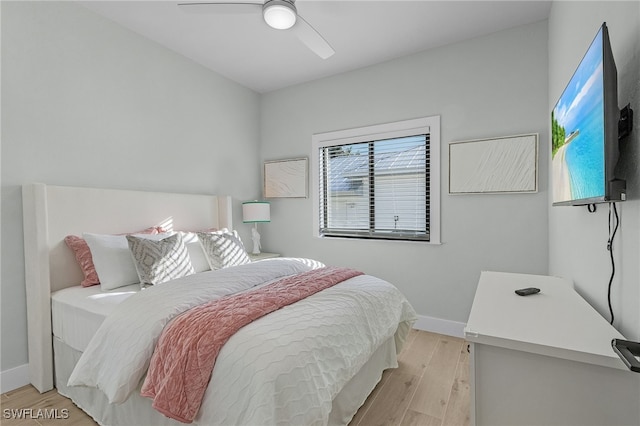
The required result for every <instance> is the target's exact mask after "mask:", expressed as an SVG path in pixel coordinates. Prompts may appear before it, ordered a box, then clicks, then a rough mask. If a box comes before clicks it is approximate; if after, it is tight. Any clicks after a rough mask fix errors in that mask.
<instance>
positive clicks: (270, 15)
mask: <svg viewBox="0 0 640 426" xmlns="http://www.w3.org/2000/svg"><path fill="white" fill-rule="evenodd" d="M297 14H298V13H297V11H296V7H295V6H294V5H293V3H291V2H288V1H286V0H270V1H268V2H266V3H265V4H264V7H263V8H262V15H263V16H264V21H265V22H266V23H267V25H269V26H270V27H271V28H275V29H276V30H287V29H289V28H291V27H293V25H294V24H295V23H296V18H297Z"/></svg>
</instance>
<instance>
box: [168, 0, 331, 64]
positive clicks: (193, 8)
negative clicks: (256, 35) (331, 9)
mask: <svg viewBox="0 0 640 426" xmlns="http://www.w3.org/2000/svg"><path fill="white" fill-rule="evenodd" d="M294 3H295V0H266V1H263V0H241V1H238V2H233V1H230V0H220V1H216V0H214V1H208V2H205V3H178V6H180V7H181V8H182V9H183V10H184V11H186V12H190V13H227V14H238V13H257V12H258V11H260V10H262V16H263V18H264V21H265V22H266V23H267V25H269V26H270V27H271V28H275V29H277V30H290V31H291V32H293V33H294V34H295V35H296V36H297V37H298V38H299V39H300V40H301V41H302V42H303V43H304V44H305V45H306V46H307V47H308V48H309V49H311V50H312V51H313V52H314V53H315V54H316V55H318V56H320V57H321V58H322V59H327V58H328V57H330V56H331V55H333V54H334V53H335V50H333V48H332V47H331V45H329V43H328V42H327V41H326V40H325V39H324V38H323V37H322V36H321V35H320V33H319V32H318V31H316V30H315V29H314V28H313V27H312V26H311V25H310V24H309V23H308V22H307V21H305V20H304V19H303V18H302V16H300V15H298V10H297V9H296V6H295V4H294Z"/></svg>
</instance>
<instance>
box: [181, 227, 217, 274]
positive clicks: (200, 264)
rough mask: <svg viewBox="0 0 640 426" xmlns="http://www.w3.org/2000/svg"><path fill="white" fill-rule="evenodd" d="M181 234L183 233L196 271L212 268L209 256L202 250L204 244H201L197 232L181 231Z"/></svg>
mask: <svg viewBox="0 0 640 426" xmlns="http://www.w3.org/2000/svg"><path fill="white" fill-rule="evenodd" d="M180 235H182V241H184V244H185V246H187V251H188V252H189V257H190V258H191V265H192V266H193V269H194V271H196V272H204V271H209V270H211V268H210V267H209V262H208V261H207V256H206V255H205V254H204V251H203V250H202V245H200V240H199V239H198V235H197V234H196V233H195V232H180Z"/></svg>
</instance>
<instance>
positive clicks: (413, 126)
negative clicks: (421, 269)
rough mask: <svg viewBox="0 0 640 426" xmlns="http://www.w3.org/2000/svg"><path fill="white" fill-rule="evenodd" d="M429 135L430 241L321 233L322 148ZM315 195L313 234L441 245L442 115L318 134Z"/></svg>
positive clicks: (315, 141)
mask: <svg viewBox="0 0 640 426" xmlns="http://www.w3.org/2000/svg"><path fill="white" fill-rule="evenodd" d="M420 134H429V150H430V154H429V159H430V160H429V161H430V164H429V167H430V169H429V240H428V241H426V240H422V239H398V240H396V239H388V238H384V237H381V238H376V237H366V238H360V237H357V236H349V237H346V236H345V237H342V236H334V235H321V234H320V197H321V196H322V194H320V179H321V174H320V158H319V156H320V149H322V148H325V147H327V146H335V145H347V144H355V143H363V142H371V141H376V140H383V139H394V138H401V137H406V136H415V135H420ZM311 185H312V188H311V194H312V199H313V203H312V204H313V236H314V237H318V238H332V239H333V238H338V239H342V238H349V239H354V240H364V241H367V240H368V241H380V240H383V241H406V242H418V243H423V244H440V243H441V242H440V116H439V115H436V116H431V117H422V118H415V119H411V120H403V121H396V122H392V123H385V124H377V125H372V126H365V127H358V128H352V129H345V130H337V131H332V132H325V133H317V134H314V135H312V137H311Z"/></svg>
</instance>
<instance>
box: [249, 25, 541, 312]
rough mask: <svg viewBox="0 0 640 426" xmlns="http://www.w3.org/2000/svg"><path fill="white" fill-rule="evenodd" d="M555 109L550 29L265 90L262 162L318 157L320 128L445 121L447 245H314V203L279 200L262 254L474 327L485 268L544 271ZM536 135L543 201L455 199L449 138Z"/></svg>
mask: <svg viewBox="0 0 640 426" xmlns="http://www.w3.org/2000/svg"><path fill="white" fill-rule="evenodd" d="M547 107H548V100H547V24H546V22H540V23H536V24H531V25H527V26H523V27H518V28H515V29H511V30H507V31H502V32H499V33H495V34H492V35H489V36H486V37H482V38H478V39H474V40H471V41H466V42H463V43H459V44H455V45H451V46H447V47H444V48H440V49H436V50H432V51H428V52H423V53H420V54H416V55H413V56H409V57H405V58H400V59H396V60H393V61H390V62H387V63H383V64H380V65H376V66H372V67H369V68H365V69H361V70H357V71H353V72H349V73H345V74H342V75H338V76H334V77H329V78H325V79H322V80H319V81H315V82H312V83H308V84H303V85H299V86H295V87H291V88H287V89H283V90H280V91H276V92H272V93H269V94H266V95H263V96H262V98H261V115H262V117H261V126H260V129H261V151H260V156H261V159H262V160H273V159H282V158H294V157H300V156H306V157H310V155H311V135H312V134H314V133H320V132H328V131H333V130H340V129H346V128H353V127H361V126H367V125H373V124H380V123H386V122H391V121H398V120H405V119H411V118H417V117H422V116H431V115H441V133H442V140H441V147H442V150H441V162H442V163H441V164H442V188H443V195H442V207H441V215H442V226H441V230H442V241H443V244H442V245H440V246H435V245H426V244H420V243H408V242H383V241H376V242H370V241H354V240H335V239H333V240H332V239H318V238H314V237H312V227H313V226H314V225H315V224H313V223H312V210H311V209H312V203H311V198H308V199H275V200H273V201H272V210H271V218H272V222H271V223H269V224H265V225H263V226H261V233H262V235H263V238H262V242H263V245H264V250H265V251H276V252H281V253H283V254H285V255H290V256H307V257H313V258H317V259H319V260H321V261H324V262H325V263H328V264H339V265H348V266H351V267H356V268H360V269H361V270H363V271H365V272H366V273H369V274H372V275H376V276H379V277H381V278H384V279H387V280H388V281H390V282H392V283H394V284H396V285H397V286H398V287H399V288H400V290H401V291H402V292H403V293H404V294H405V295H406V296H407V297H408V298H409V300H410V301H411V303H412V304H413V306H414V307H415V308H416V310H417V312H418V313H419V314H421V315H425V316H429V317H435V318H439V319H446V320H453V321H458V322H463V323H464V322H466V321H467V318H468V315H469V311H470V307H471V303H472V301H473V296H474V294H475V289H476V284H477V281H478V278H479V274H480V271H481V270H499V271H514V272H524V273H537V274H545V273H546V272H547V266H548V264H547V262H548V256H547V245H548V240H547V216H548V215H547V203H548V196H547V192H548V191H547V187H548V184H547V170H548V163H549V161H548V159H547V157H548V156H549V149H548V145H549V139H548V116H547V110H548V108H547ZM530 132H538V133H540V188H541V190H540V192H539V193H538V194H518V195H459V196H449V195H448V194H447V187H448V177H447V176H448V164H447V161H448V149H447V146H448V143H449V142H452V141H459V140H468V139H477V138H485V137H494V136H506V135H515V134H523V133H530ZM311 190H313V188H311ZM497 309H499V307H497Z"/></svg>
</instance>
